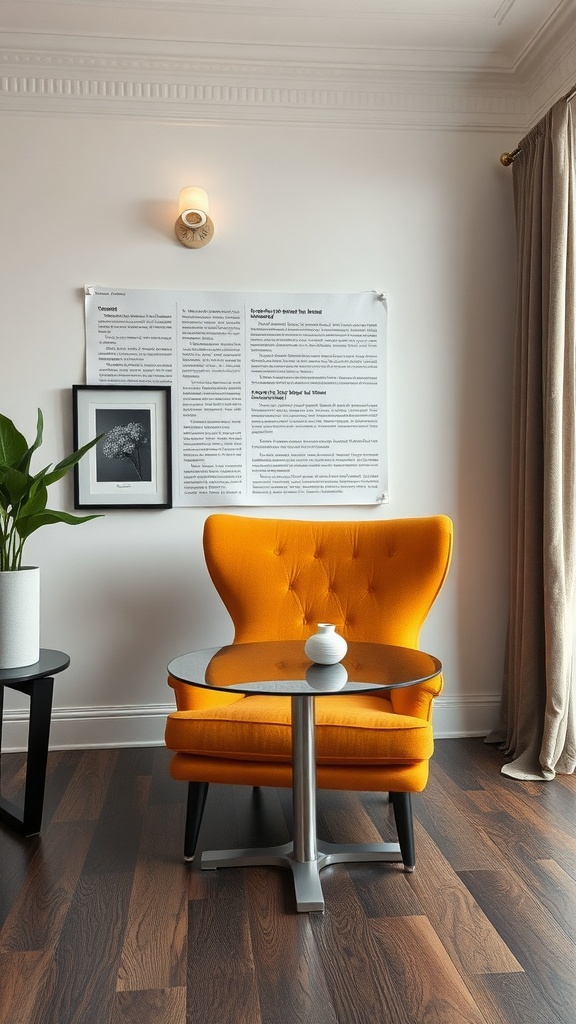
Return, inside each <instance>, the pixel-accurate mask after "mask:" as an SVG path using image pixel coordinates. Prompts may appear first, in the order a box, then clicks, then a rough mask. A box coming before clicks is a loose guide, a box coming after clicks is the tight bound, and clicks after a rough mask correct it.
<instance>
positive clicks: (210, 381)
mask: <svg viewBox="0 0 576 1024" xmlns="http://www.w3.org/2000/svg"><path fill="white" fill-rule="evenodd" d="M85 292H86V380H87V383H88V384H147V385H151V384H154V385H158V386H159V385H166V384H170V385H171V387H172V401H173V409H172V423H173V439H172V441H173V444H172V447H173V460H174V465H173V486H174V496H173V503H174V505H180V506H185V505H196V506H214V505H218V506H220V505H222V506H224V505H336V504H375V503H380V502H386V501H388V473H387V438H386V319H387V308H386V299H385V297H384V296H382V295H378V294H377V293H376V292H361V293H358V294H336V295H332V294H295V295H291V294H285V293H271V292H265V293H255V294H252V293H239V292H193V291H190V292H189V291H164V290H140V289H118V288H102V287H99V286H93V287H87V288H86V289H85Z"/></svg>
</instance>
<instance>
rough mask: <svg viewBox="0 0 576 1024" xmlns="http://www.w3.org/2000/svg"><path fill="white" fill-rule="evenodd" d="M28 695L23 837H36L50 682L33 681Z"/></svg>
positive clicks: (41, 801)
mask: <svg viewBox="0 0 576 1024" xmlns="http://www.w3.org/2000/svg"><path fill="white" fill-rule="evenodd" d="M35 683H37V684H38V685H35V684H34V683H33V684H32V692H31V694H30V724H29V727H28V760H27V763H26V789H25V792H24V817H23V819H22V825H23V832H24V835H25V836H34V835H36V834H37V833H38V832H39V831H40V829H41V827H42V811H43V809H44V790H45V787H46V765H47V762H48V743H49V740H50V722H51V717H52V694H53V691H54V680H53V679H41V680H36V681H35Z"/></svg>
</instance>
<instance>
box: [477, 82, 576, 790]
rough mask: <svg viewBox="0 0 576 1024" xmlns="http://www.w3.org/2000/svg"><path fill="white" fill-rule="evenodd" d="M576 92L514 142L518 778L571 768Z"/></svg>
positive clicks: (513, 725) (513, 736)
mask: <svg viewBox="0 0 576 1024" xmlns="http://www.w3.org/2000/svg"><path fill="white" fill-rule="evenodd" d="M575 95H576V90H573V91H572V92H571V93H570V94H569V95H568V96H566V97H564V99H562V100H559V101H558V102H557V103H555V104H554V106H553V107H552V109H551V110H550V111H549V112H548V114H547V115H546V116H545V117H544V118H543V119H542V121H540V122H539V124H537V125H536V127H535V128H533V129H532V131H530V132H529V134H528V135H527V136H526V138H525V139H524V140H523V141H522V142H521V143H520V146H519V152H518V154H517V156H516V158H515V160H514V164H513V177H514V204H515V213H516V231H517V262H518V284H517V298H516V326H515V365H514V398H513V437H512V445H513V447H512V492H511V556H510V617H509V628H508V645H507V652H506V666H505V677H504V688H503V694H502V707H501V722H500V728H499V730H498V731H497V733H494V734H492V735H491V736H489V737H487V741H488V742H499V743H500V744H501V745H502V748H503V749H504V750H505V751H506V753H507V754H509V755H510V756H511V758H512V760H511V761H510V762H509V763H507V764H506V765H504V767H503V769H502V771H503V772H504V774H506V775H510V776H512V777H514V778H519V779H553V778H554V776H555V774H556V773H557V772H562V773H566V774H570V773H572V772H573V771H574V770H575V768H576V709H575V697H576V682H575V664H576V663H575V658H574V654H575V650H574V644H575V628H576V620H575V617H576V593H575V583H576V580H575V572H576V564H575V558H576V550H575V544H576V532H575V514H576V493H575V483H576V476H575V450H576V445H575V431H576V409H575V403H576V382H575V379H574V374H575V363H574V356H575V352H574V343H575V307H576V294H575V287H576V281H575V259H576V239H575V229H576V195H575V184H576V167H575V160H576V153H575V134H574V115H575V113H576V109H575V104H576V99H572V97H573V96H575Z"/></svg>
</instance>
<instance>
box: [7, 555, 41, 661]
mask: <svg viewBox="0 0 576 1024" xmlns="http://www.w3.org/2000/svg"><path fill="white" fill-rule="evenodd" d="M39 657H40V569H38V568H37V567H35V566H25V567H24V568H22V569H18V570H17V571H16V572H0V669H7V668H22V667H23V666H24V665H34V664H35V663H36V662H37V661H38V659H39Z"/></svg>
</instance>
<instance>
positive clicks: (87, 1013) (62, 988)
mask: <svg viewBox="0 0 576 1024" xmlns="http://www.w3.org/2000/svg"><path fill="white" fill-rule="evenodd" d="M131 884H132V875H131V874H130V873H128V872H126V873H124V874H120V873H117V874H113V873H112V872H110V871H108V872H106V874H103V875H96V874H95V873H94V872H91V873H90V874H86V873H83V874H82V875H81V876H80V879H79V882H78V885H77V887H76V891H75V893H74V899H73V900H72V904H71V907H70V911H69V913H68V915H67V918H66V921H65V923H64V926H63V928H62V931H61V933H60V939H59V942H58V945H57V947H56V949H55V951H54V984H53V988H52V991H51V993H50V995H49V998H46V996H45V994H44V993H42V992H38V993H37V995H38V1001H37V1014H38V1017H37V1019H38V1021H42V1024H63V1022H64V1021H66V1024H109V1022H110V1019H111V1016H112V1012H113V1007H114V1005H115V995H116V978H117V975H118V967H119V963H120V955H121V951H122V944H123V939H124V931H125V927H126V921H127V916H128V905H129V897H130V888H131Z"/></svg>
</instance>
